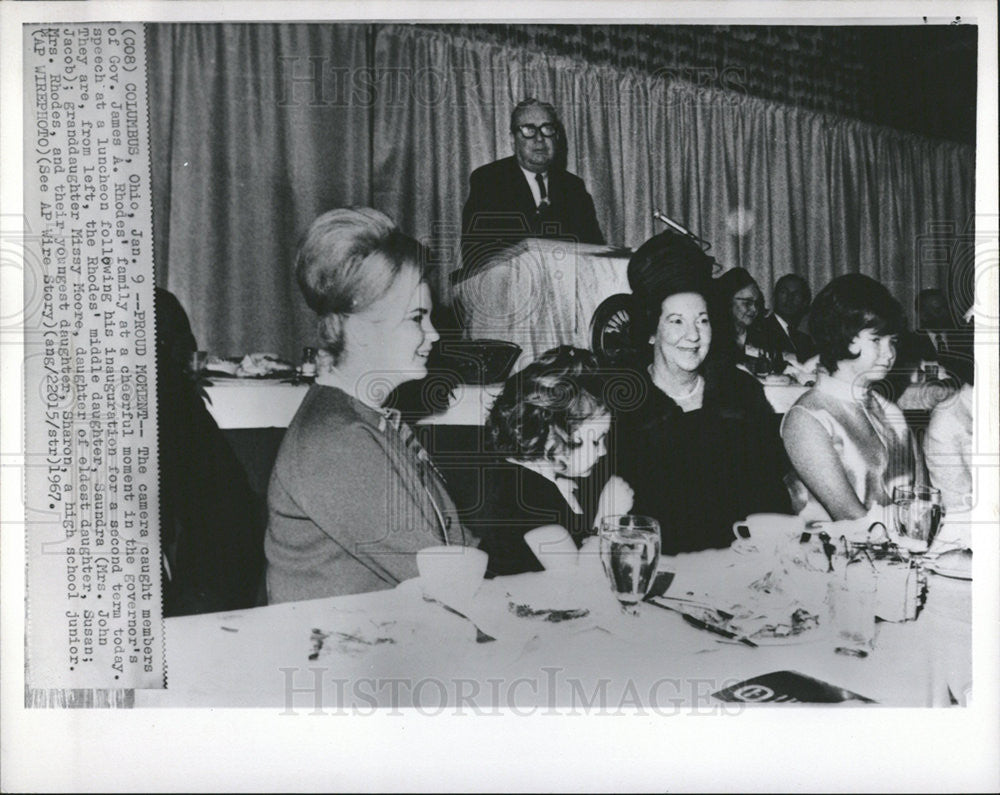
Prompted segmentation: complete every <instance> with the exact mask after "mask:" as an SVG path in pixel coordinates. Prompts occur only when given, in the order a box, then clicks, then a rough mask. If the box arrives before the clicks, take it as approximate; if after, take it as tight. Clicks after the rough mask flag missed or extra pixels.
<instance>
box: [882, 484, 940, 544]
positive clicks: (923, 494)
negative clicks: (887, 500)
mask: <svg viewBox="0 0 1000 795" xmlns="http://www.w3.org/2000/svg"><path fill="white" fill-rule="evenodd" d="M892 504H893V507H894V514H895V525H896V528H895V529H896V535H897V538H896V543H897V544H898V545H899V546H901V547H903V548H904V549H905V550H907V551H908V552H910V553H911V554H914V555H920V554H923V553H924V552H926V551H927V549H928V547H930V545H931V542H933V541H934V537H935V536H936V535H937V532H938V529H939V528H940V527H941V515H942V512H943V511H942V507H941V490H940V489H936V488H933V487H932V486H896V487H895V488H894V489H893V490H892Z"/></svg>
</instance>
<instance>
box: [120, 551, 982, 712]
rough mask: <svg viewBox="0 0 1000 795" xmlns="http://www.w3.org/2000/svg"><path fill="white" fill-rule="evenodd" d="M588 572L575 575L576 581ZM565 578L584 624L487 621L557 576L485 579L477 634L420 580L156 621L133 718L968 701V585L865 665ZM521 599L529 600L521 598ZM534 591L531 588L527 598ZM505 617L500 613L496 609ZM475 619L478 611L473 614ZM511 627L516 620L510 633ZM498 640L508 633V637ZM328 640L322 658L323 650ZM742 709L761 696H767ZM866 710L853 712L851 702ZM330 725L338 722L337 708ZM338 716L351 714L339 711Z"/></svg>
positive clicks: (711, 554) (687, 575)
mask: <svg viewBox="0 0 1000 795" xmlns="http://www.w3.org/2000/svg"><path fill="white" fill-rule="evenodd" d="M746 565H747V564H746V560H745V556H741V555H740V554H738V553H737V552H735V551H733V550H730V549H727V550H707V551H704V552H698V553H688V554H682V555H677V556H676V557H672V558H668V557H664V558H662V559H661V565H660V568H661V570H665V571H672V572H674V578H673V582H671V583H670V586H669V588H668V590H667V595H668V596H669V595H670V594H671V593H681V594H683V593H684V592H685V588H686V587H687V586H688V585H690V584H693V583H698V582H703V581H705V580H706V579H716V580H718V579H719V578H727V577H732V576H736V574H737V573H738V572H740V571H742V570H741V569H740V568H739V567H740V566H744V567H745V566H746ZM583 571H584V564H583V562H582V561H581V563H580V573H579V574H576V575H574V576H575V577H578V578H584V574H583ZM596 573H597V579H596V580H595V579H594V572H593V571H589V572H588V573H587V575H586V577H589V578H590V579H579V580H573V582H575V583H576V585H575V586H574V588H575V590H574V593H580V594H582V593H586V594H588V597H587V598H588V600H589V601H588V602H587V604H588V605H589V606H590V609H591V615H590V616H589V617H587V618H584V619H579V621H578V622H577V623H574V622H573V621H564V622H562V623H550V622H549V621H544V620H534V619H531V618H514V619H511V618H510V615H511V614H510V613H509V612H507V613H506V615H507V618H508V619H510V620H511V621H513V622H515V623H516V628H517V632H515V633H513V634H507V635H505V634H503V633H501V632H497V631H496V630H495V629H493V627H501V628H504V627H505V626H506V625H504V624H503V623H502V622H500V623H493V624H490V623H488V622H484V620H483V617H484V616H486V617H490V616H493V618H490V620H491V621H494V619H495V616H496V615H497V614H496V612H495V611H494V612H493V613H490V608H491V607H492V608H494V609H500V610H502V609H503V605H504V604H505V602H506V601H507V600H508V599H509V598H510V594H511V593H514V594H517V593H518V592H524V589H525V588H526V587H528V586H531V587H535V586H542V585H544V586H548V585H551V584H552V583H556V584H558V583H563V586H561V587H562V590H561V591H560V592H561V593H563V594H565V593H566V590H565V587H564V585H565V580H564V579H559V578H558V577H556V576H555V575H554V574H553V573H551V572H541V573H537V574H522V575H516V576H514V577H506V578H497V579H495V580H486V581H484V582H483V585H482V587H481V588H480V591H479V594H478V595H477V596H476V598H475V603H474V605H475V606H476V610H468V611H467V612H468V614H469V615H471V616H472V617H473V618H474V620H475V621H476V622H477V623H478V624H481V625H482V626H483V627H485V628H486V630H487V631H492V632H495V633H496V635H497V640H496V641H494V642H481V640H480V642H477V633H476V630H475V627H474V626H473V625H472V623H471V622H470V621H468V620H467V619H465V618H460V617H457V616H455V615H453V614H452V613H450V612H449V611H447V610H446V609H444V608H442V607H441V606H440V605H438V604H436V603H429V602H427V601H426V600H425V599H423V598H422V595H421V590H420V580H419V578H418V579H415V580H409V581H407V582H404V583H401V584H400V585H399V586H398V587H396V588H394V589H388V590H383V591H376V592H372V593H364V594H354V595H347V596H339V597H332V598H327V599H317V600H311V601H304V602H293V603H285V604H277V605H272V606H267V607H262V608H254V609H248V610H242V611H238V612H232V613H213V614H205V615H198V616H187V617H180V618H170V619H167V620H166V621H165V642H166V649H167V665H168V670H167V678H168V686H167V689H166V690H161V691H156V690H143V691H137V693H136V706H141V707H155V706H212V707H248V706H255V707H270V708H275V709H279V710H282V712H283V714H290V713H296V714H319V713H321V712H322V711H324V710H326V711H327V712H326V714H331V713H330V712H329V710H330V709H335V710H339V709H344V708H346V709H350V708H355V709H361V710H367V711H370V710H371V709H372V708H375V707H376V706H377V707H390V708H396V707H418V708H421V709H430V710H440V709H444V708H448V707H451V708H461V707H463V706H464V707H466V708H469V707H470V706H472V705H474V706H475V707H476V708H477V709H490V708H501V707H503V708H515V709H528V708H534V709H538V708H543V707H544V708H549V709H567V708H568V709H581V708H585V709H587V710H590V711H594V710H601V709H603V710H606V711H611V712H613V711H614V710H615V709H618V708H619V707H620V706H625V707H636V706H639V707H640V708H647V709H653V710H656V711H657V712H658V713H662V712H663V711H665V710H666V711H670V710H677V709H679V708H681V707H699V708H714V709H716V710H720V709H730V708H733V707H734V706H737V707H738V706H739V705H733V704H725V703H724V702H722V701H720V700H719V699H718V698H717V697H714V696H713V695H712V694H713V693H717V692H719V691H721V690H723V689H725V688H727V687H732V686H734V685H736V684H737V683H740V682H745V681H746V680H747V679H750V678H753V677H759V676H762V675H765V674H773V673H776V672H783V671H793V672H797V673H798V674H802V675H805V676H807V677H811V678H813V679H816V680H820V681H821V682H824V683H827V684H829V685H831V686H833V687H834V688H838V689H843V690H844V691H849V692H851V693H854V694H859V695H860V696H863V697H865V698H866V699H870V700H872V701H873V702H875V703H877V704H879V705H888V706H913V707H917V706H923V707H926V706H948V705H953V704H956V703H957V704H966V703H967V702H968V699H969V698H970V696H971V682H972V673H971V635H972V632H971V583H970V582H968V581H960V580H954V579H948V578H945V577H942V576H939V575H936V574H930V575H929V594H928V598H927V602H926V606H925V607H924V609H923V611H922V612H921V613H920V614H919V616H918V618H917V620H915V621H909V622H906V623H889V622H880V623H879V624H878V625H877V639H876V645H875V649H874V652H873V653H872V654H871V655H870V656H868V657H867V658H855V657H845V656H842V655H840V654H837V653H835V652H834V648H833V647H834V645H835V644H834V641H833V640H832V639H831V637H830V636H829V635H824V634H823V633H821V632H817V634H816V636H815V637H813V638H809V639H805V640H802V639H800V642H791V643H788V644H787V645H763V644H762V645H760V646H758V647H756V648H751V647H749V646H746V645H742V644H738V643H734V642H732V641H730V640H728V639H726V638H720V637H719V636H717V635H714V634H712V633H709V632H705V631H703V630H701V629H697V628H695V627H693V626H690V625H689V624H688V623H686V622H685V620H684V619H683V618H682V617H681V616H680V615H678V614H676V613H674V612H672V611H668V610H666V609H662V608H660V607H658V606H655V605H653V604H649V603H643V604H641V606H640V610H639V615H638V616H630V615H624V614H622V613H621V612H620V611H619V610H618V609H617V604H616V602H615V601H614V599H613V597H612V596H611V594H610V590H609V589H608V587H607V584H606V582H604V581H603V579H602V577H603V573H602V572H601V571H600V568H599V567H598V568H597V570H596ZM528 590H530V588H528ZM535 590H536V591H537V590H538V589H537V587H536V588H535ZM498 605H500V607H499V608H497V606H498ZM477 611H478V612H477ZM518 622H520V623H518ZM504 631H505V632H506V631H507V630H506V629H504ZM317 638H320V639H321V640H323V643H322V644H321V646H322V647H320V646H318V645H317V643H316V639H317ZM743 692H744V693H747V692H750V694H751V695H750V696H749V697H748V698H747V699H746V700H751V701H752V700H753V698H754V697H756V696H755V695H754V694H756V695H759V693H760V688H750V690H749V691H748V690H747V688H743ZM846 703H849V704H852V705H860V704H863V703H864V702H862V701H856V700H852V701H848V702H846ZM332 714H338V713H337V712H336V711H335V712H333V713H332ZM339 714H345V713H343V712H342V713H339Z"/></svg>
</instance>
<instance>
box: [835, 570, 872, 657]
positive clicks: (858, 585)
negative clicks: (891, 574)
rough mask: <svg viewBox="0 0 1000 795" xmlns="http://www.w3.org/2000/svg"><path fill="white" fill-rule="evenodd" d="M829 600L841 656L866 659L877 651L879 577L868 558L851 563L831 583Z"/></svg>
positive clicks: (837, 645)
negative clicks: (876, 621)
mask: <svg viewBox="0 0 1000 795" xmlns="http://www.w3.org/2000/svg"><path fill="white" fill-rule="evenodd" d="M827 598H828V603H829V607H830V617H831V618H832V620H833V626H834V629H835V631H836V650H837V653H838V654H846V655H848V656H851V657H867V656H868V655H869V654H871V653H872V651H873V650H874V648H875V613H876V611H877V607H878V604H877V600H878V576H877V573H876V571H875V568H874V566H872V564H871V563H870V562H869V561H867V560H865V559H855V560H852V561H851V562H850V563H848V564H847V566H846V567H845V569H844V573H843V575H839V574H838V575H835V576H834V577H833V578H832V579H831V580H830V583H829V588H828V591H827Z"/></svg>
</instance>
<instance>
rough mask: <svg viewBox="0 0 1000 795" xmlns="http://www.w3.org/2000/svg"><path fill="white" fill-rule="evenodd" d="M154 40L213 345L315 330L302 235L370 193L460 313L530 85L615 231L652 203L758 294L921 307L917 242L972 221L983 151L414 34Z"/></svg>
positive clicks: (160, 234) (180, 226) (162, 270)
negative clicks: (855, 288) (465, 253)
mask: <svg viewBox="0 0 1000 795" xmlns="http://www.w3.org/2000/svg"><path fill="white" fill-rule="evenodd" d="M147 30H148V39H149V49H150V67H149V73H150V78H149V79H150V108H151V111H150V115H151V120H150V124H151V137H152V146H153V153H154V164H153V178H154V211H155V217H154V222H155V232H156V243H157V248H156V256H157V263H158V267H159V276H158V282H159V283H160V284H161V285H166V286H167V287H169V289H170V290H171V291H173V292H174V293H175V294H176V295H177V296H178V297H179V298H180V299H181V302H182V303H183V304H184V306H185V308H186V309H187V310H188V312H189V314H190V316H191V319H192V323H193V325H194V330H195V334H196V336H197V337H198V339H199V340H201V341H202V345H203V347H207V348H208V349H209V350H211V351H212V352H215V353H231V354H241V353H246V352H248V351H262V350H273V351H275V352H278V353H282V354H284V355H285V356H288V357H291V358H297V357H298V352H299V351H300V350H301V347H302V346H303V345H309V344H313V343H314V341H315V333H314V322H313V319H312V317H311V315H310V313H309V312H308V310H307V309H306V308H305V306H304V304H303V302H302V301H301V299H300V297H299V295H298V290H297V288H296V286H295V282H294V274H293V257H294V251H295V243H296V240H297V238H298V236H299V235H300V234H301V233H302V232H303V231H304V229H305V228H306V227H307V226H308V224H309V223H310V221H311V220H312V219H313V218H314V217H315V216H316V215H318V214H319V213H320V212H322V211H324V210H326V209H329V208H331V207H335V206H345V205H352V204H362V205H365V204H367V205H371V206H374V207H376V208H378V209H380V210H383V211H384V212H386V213H388V214H389V215H390V216H392V217H393V218H395V219H396V221H397V222H398V223H399V224H400V226H401V227H402V228H403V229H404V230H405V231H407V232H409V233H410V234H413V235H415V236H417V237H419V238H422V239H424V240H425V241H426V242H428V243H430V244H431V247H432V252H433V257H434V262H433V263H432V267H433V270H434V273H435V278H434V283H435V288H436V291H437V293H438V298H439V299H440V300H443V301H445V302H447V301H448V300H449V294H448V291H447V284H448V281H447V279H446V278H445V277H446V276H447V274H449V273H450V272H451V271H452V270H454V269H455V268H457V267H458V266H459V263H458V260H457V255H456V249H457V241H458V233H459V223H460V217H461V208H462V204H463V202H464V200H465V196H466V193H467V190H468V175H469V173H470V172H471V171H472V170H473V169H474V168H476V167H477V166H480V165H483V164H484V163H487V162H490V161H491V160H494V159H496V158H498V157H504V156H506V155H508V154H510V153H511V152H512V148H511V143H510V134H509V132H508V124H509V116H510V112H511V110H512V108H513V106H514V104H516V102H517V101H518V100H519V99H521V98H522V97H524V96H528V95H533V96H537V97H540V98H543V99H548V100H550V101H551V102H552V103H553V104H554V105H555V106H556V108H557V110H558V111H559V113H560V115H561V118H562V119H563V121H564V123H565V127H566V130H567V138H568V168H569V170H570V171H573V172H574V173H576V174H579V175H580V176H581V177H583V179H584V180H585V181H586V183H587V185H588V188H589V190H590V192H591V194H592V195H593V197H594V201H595V204H596V206H597V211H598V219H599V221H600V223H601V226H602V228H603V230H604V232H605V236H606V237H607V238H608V240H609V242H610V243H612V244H616V245H630V246H636V245H638V244H639V243H641V242H642V241H643V240H645V239H646V238H647V237H649V236H650V235H651V234H653V233H655V232H658V231H660V229H661V228H662V227H661V226H660V225H659V224H658V223H656V222H654V221H653V219H652V211H653V209H654V208H659V209H661V210H663V211H664V212H666V213H667V215H669V216H671V217H673V218H675V219H676V220H678V221H681V222H682V223H684V224H686V225H688V226H689V227H690V228H692V229H693V230H694V231H696V232H698V233H699V234H700V235H702V236H703V237H705V238H707V239H708V240H710V241H711V242H712V243H713V249H712V253H713V254H715V255H716V257H717V258H718V259H719V261H720V262H722V263H723V264H724V265H726V266H735V265H741V266H743V267H745V268H747V269H748V270H750V272H751V273H753V274H754V276H755V277H756V278H757V279H758V281H759V282H760V284H761V287H762V288H763V289H764V292H765V296H767V297H769V296H770V287H771V284H772V283H773V280H774V278H775V277H776V276H779V275H781V274H783V273H787V272H789V271H795V272H798V273H801V274H803V275H804V276H806V277H807V278H808V279H809V281H810V282H811V283H812V286H813V289H814V291H816V290H818V289H819V288H820V287H822V286H823V285H824V284H825V283H826V282H827V281H829V279H830V278H832V277H833V276H836V275H839V274H842V273H846V272H852V271H860V272H863V273H867V274H869V275H871V276H873V277H875V278H877V279H880V280H882V281H883V282H885V283H886V284H887V285H888V286H889V287H890V289H892V290H893V291H894V292H895V293H896V294H897V296H898V297H899V298H900V300H901V301H902V302H903V304H904V306H906V307H912V306H913V296H914V295H915V293H916V291H917V290H919V289H920V288H921V287H930V286H940V285H943V284H944V283H945V282H946V281H947V279H948V263H947V262H945V263H943V264H942V262H941V260H940V258H939V257H938V258H936V259H935V260H934V261H933V262H925V261H923V259H922V254H921V240H922V239H923V238H924V237H925V236H926V235H927V234H928V233H930V232H932V231H933V230H934V229H940V228H941V225H942V224H948V223H950V224H952V225H953V226H954V227H955V228H956V229H957V231H959V232H971V231H972V230H971V229H970V228H969V224H970V223H971V218H972V214H973V206H974V191H973V176H974V167H975V158H974V150H973V149H972V147H971V146H965V145H961V144H954V143H948V142H942V141H938V140H932V139H927V138H922V137H920V136H917V135H913V134H908V133H902V132H897V131H893V130H890V129H888V128H882V127H877V126H873V125H869V124H865V123H862V122H859V121H854V120H851V119H848V118H845V117H840V116H832V115H825V114H823V113H818V112H814V111H811V110H806V109H803V108H801V107H798V106H795V105H785V104H780V103H776V102H773V101H768V100H764V99H758V98H753V97H751V96H749V95H748V94H746V93H745V92H743V91H739V90H732V91H726V90H719V89H711V88H702V87H699V86H697V85H694V84H692V83H688V82H684V81H682V80H677V79H675V75H671V74H669V73H667V74H665V75H657V74H655V73H653V74H651V73H650V72H649V71H648V70H637V69H631V68H626V67H622V66H614V65H608V64H592V63H587V62H585V61H583V60H580V59H578V58H574V57H571V56H566V55H541V54H538V53H539V50H537V49H535V48H530V49H529V48H524V49H520V48H516V47H511V46H502V45H499V44H497V43H495V42H482V41H473V40H471V39H467V38H464V37H462V36H461V35H457V34H453V33H448V32H444V31H440V30H437V31H432V30H426V29H423V28H418V27H415V26H410V25H402V24H392V25H346V24H345V25H340V24H338V25H271V24H265V25H229V24H226V25H151V26H148V28H147Z"/></svg>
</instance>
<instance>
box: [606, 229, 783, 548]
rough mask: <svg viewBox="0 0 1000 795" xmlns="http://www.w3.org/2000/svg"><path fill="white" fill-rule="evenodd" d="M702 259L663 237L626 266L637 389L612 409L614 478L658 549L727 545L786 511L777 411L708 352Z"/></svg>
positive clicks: (709, 324) (691, 246) (708, 265)
mask: <svg viewBox="0 0 1000 795" xmlns="http://www.w3.org/2000/svg"><path fill="white" fill-rule="evenodd" d="M711 269H712V261H711V260H710V259H709V257H708V256H707V255H706V254H705V253H704V252H702V250H701V249H700V248H699V247H698V246H697V245H696V244H695V243H693V242H692V241H690V240H688V239H687V238H685V237H683V236H681V235H676V234H673V233H670V232H667V233H663V234H660V235H657V236H656V237H654V238H652V239H651V240H648V241H647V242H646V243H644V244H643V245H642V246H641V247H640V248H639V249H638V250H637V251H636V252H635V254H633V256H632V259H631V260H630V261H629V266H628V278H629V284H630V285H631V287H632V292H633V295H634V300H635V312H634V318H635V321H634V324H633V325H634V328H635V331H636V333H637V335H638V338H637V340H636V342H637V347H638V348H640V349H645V350H646V351H647V356H646V358H645V360H644V361H643V362H642V364H643V365H645V366H641V367H640V375H641V377H642V379H643V386H644V389H642V390H639V392H638V393H637V398H636V399H635V400H634V401H633V402H632V404H631V405H627V406H618V413H617V417H616V433H615V438H614V444H615V449H616V459H617V464H618V474H620V475H621V476H622V477H624V478H625V480H626V481H628V483H629V484H630V485H631V486H632V488H633V489H634V490H635V511H636V512H637V513H641V514H647V515H651V516H654V517H655V518H656V519H657V520H658V521H659V522H660V526H661V528H662V530H663V549H664V551H665V552H667V553H675V552H686V551H693V550H699V549H706V548H710V547H724V546H727V545H728V544H729V543H730V542H731V541H732V539H733V535H732V529H731V528H732V524H733V523H734V522H736V521H738V520H740V519H743V518H745V517H746V516H747V515H748V514H751V513H757V512H784V513H788V512H789V511H790V504H789V498H788V492H787V490H786V489H785V487H784V484H783V480H782V478H783V476H784V474H785V470H786V465H787V461H786V459H785V457H784V453H783V451H782V447H781V441H780V439H779V437H778V433H777V418H776V416H775V415H774V412H773V410H772V409H771V406H770V405H769V404H768V402H767V399H766V398H765V397H764V393H763V390H762V388H761V386H760V384H758V383H757V381H756V380H755V379H754V378H753V377H752V376H750V375H749V374H747V373H745V372H743V371H741V370H738V369H737V368H736V367H735V366H734V365H733V364H732V360H731V359H730V358H729V356H726V355H721V354H720V352H719V351H717V350H714V347H715V341H714V339H713V330H714V328H716V327H717V326H718V325H720V324H719V322H718V320H717V318H718V313H719V308H718V307H717V306H715V302H714V301H713V296H714V295H715V293H714V290H713V284H712V279H711Z"/></svg>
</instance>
